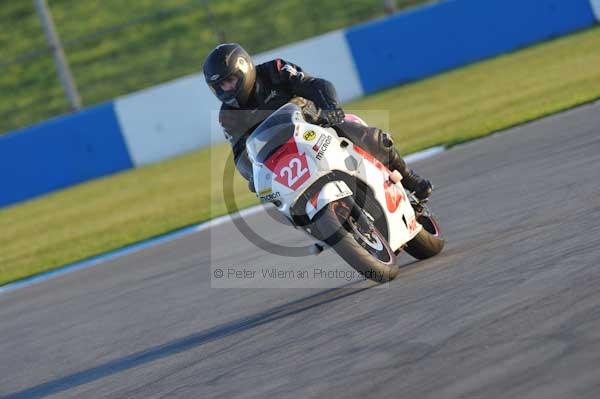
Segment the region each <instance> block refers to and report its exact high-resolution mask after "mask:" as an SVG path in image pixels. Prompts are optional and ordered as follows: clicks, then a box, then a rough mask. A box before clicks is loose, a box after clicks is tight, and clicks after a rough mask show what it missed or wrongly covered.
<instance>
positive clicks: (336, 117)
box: [320, 108, 346, 127]
mask: <svg viewBox="0 0 600 399" xmlns="http://www.w3.org/2000/svg"><path fill="white" fill-rule="evenodd" d="M345 116H346V114H345V113H344V110H343V109H341V108H332V109H322V110H321V115H320V119H321V120H322V121H323V123H322V125H323V126H325V127H329V126H335V125H339V124H341V123H343V122H344V117H345Z"/></svg>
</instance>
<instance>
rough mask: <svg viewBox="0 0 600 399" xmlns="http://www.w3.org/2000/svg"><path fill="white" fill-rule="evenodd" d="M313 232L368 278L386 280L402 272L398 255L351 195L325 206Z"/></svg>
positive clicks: (381, 281) (318, 216) (316, 218)
mask: <svg viewBox="0 0 600 399" xmlns="http://www.w3.org/2000/svg"><path fill="white" fill-rule="evenodd" d="M311 231H312V234H313V235H314V236H315V237H317V238H318V239H319V240H322V241H325V242H326V243H327V244H328V245H330V246H331V247H332V248H333V249H334V250H335V252H337V254H338V255H340V256H341V257H342V259H344V260H345V261H346V262H347V263H348V264H349V265H350V266H352V268H354V270H356V271H357V272H359V273H360V274H362V275H363V276H364V277H365V278H368V279H370V280H373V281H375V282H378V283H385V282H387V281H390V280H393V279H394V278H395V277H396V276H397V275H398V272H399V269H398V267H397V266H396V256H395V254H394V251H392V250H391V248H390V246H389V244H388V242H387V239H386V238H385V237H384V236H383V234H381V232H380V231H379V230H378V229H377V228H376V227H375V226H374V225H373V223H371V221H370V220H369V219H368V218H367V216H366V214H365V212H364V211H363V210H362V209H360V208H359V207H357V206H356V205H355V204H354V203H353V202H352V201H351V200H349V199H348V198H345V199H343V200H340V201H335V202H332V203H330V204H328V205H327V206H326V207H325V208H323V209H322V210H321V211H320V212H319V214H318V215H317V216H316V217H315V221H314V222H313V223H312V226H311Z"/></svg>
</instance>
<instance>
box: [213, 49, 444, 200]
mask: <svg viewBox="0 0 600 399" xmlns="http://www.w3.org/2000/svg"><path fill="white" fill-rule="evenodd" d="M203 72H204V77H205V79H206V83H207V84H208V86H209V87H210V88H211V90H212V91H213V93H214V94H215V96H217V98H218V99H219V100H220V101H221V102H222V103H223V104H222V106H221V111H220V112H219V122H220V123H221V125H222V126H223V129H224V130H225V137H226V138H227V140H229V142H230V144H231V146H232V150H233V155H234V159H235V164H236V167H237V169H238V171H239V172H240V173H241V174H242V176H244V178H245V179H247V180H248V181H249V186H250V189H251V190H252V191H254V187H253V182H252V165H251V162H250V160H249V159H248V154H247V153H246V139H247V138H248V136H249V135H250V133H252V131H253V130H254V128H255V127H256V126H258V124H259V123H261V122H262V121H263V120H264V119H265V118H266V117H267V116H268V115H269V114H270V113H272V112H273V111H275V110H277V109H278V108H279V107H281V106H282V105H284V104H286V103H287V102H288V101H289V100H290V99H291V98H293V97H302V98H304V99H306V100H309V101H307V104H308V105H307V107H306V108H307V109H312V110H314V111H315V112H316V115H318V120H319V121H320V122H321V124H323V125H328V126H332V127H334V128H335V129H336V131H337V132H338V134H339V135H340V136H343V137H346V138H348V139H349V140H350V141H352V142H353V143H355V144H357V145H360V146H361V147H363V148H365V150H367V151H368V152H370V153H371V154H373V156H375V158H377V159H378V160H379V161H381V162H382V163H383V164H384V165H385V166H387V167H388V169H390V170H398V171H399V172H400V174H401V175H402V178H403V180H402V184H403V185H404V187H406V188H407V189H408V190H410V191H413V192H414V193H415V195H416V196H417V198H419V199H421V200H422V199H425V198H427V197H429V195H430V194H431V191H432V189H433V187H432V185H431V183H430V182H429V181H428V180H426V179H424V178H422V177H420V176H419V175H417V174H416V173H415V172H414V171H413V170H411V169H409V168H408V167H407V165H406V162H404V160H403V159H402V157H401V156H400V154H399V153H398V151H397V150H396V149H395V148H394V145H393V144H394V143H393V141H392V137H391V136H390V134H389V133H387V132H384V131H382V130H381V129H378V128H375V127H366V126H363V125H361V124H358V123H353V122H349V121H345V120H344V117H345V114H344V111H343V110H342V108H341V106H340V104H339V100H338V97H337V93H336V91H335V88H334V87H333V84H331V82H329V81H327V80H325V79H320V78H314V77H311V76H308V75H307V74H306V73H305V72H303V70H302V69H301V68H300V67H299V66H297V65H294V64H292V63H291V62H287V61H284V60H282V59H274V60H272V61H268V62H265V63H263V64H259V65H256V66H255V65H254V63H253V62H252V59H251V58H250V56H249V55H248V53H247V52H246V51H245V50H244V49H243V48H242V47H241V46H240V45H239V44H235V43H228V44H221V45H219V46H217V47H216V48H215V49H213V50H212V51H211V52H210V53H209V54H208V56H207V57H206V60H205V61H204V67H203ZM242 111H244V112H242Z"/></svg>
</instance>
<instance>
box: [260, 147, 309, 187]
mask: <svg viewBox="0 0 600 399" xmlns="http://www.w3.org/2000/svg"><path fill="white" fill-rule="evenodd" d="M265 166H266V167H267V168H269V169H270V170H271V171H272V172H273V173H274V174H275V176H276V177H275V181H277V182H278V183H281V184H283V185H284V186H286V187H289V188H290V189H292V190H297V189H298V188H299V187H300V186H301V185H302V184H303V183H304V182H306V180H308V178H309V177H310V170H309V169H308V161H307V160H306V154H300V153H299V152H298V146H297V145H296V142H295V141H294V138H291V139H290V140H288V141H287V142H286V143H285V144H284V145H282V146H281V147H280V148H279V149H277V151H275V152H274V153H273V155H271V156H270V157H269V159H267V160H266V162H265Z"/></svg>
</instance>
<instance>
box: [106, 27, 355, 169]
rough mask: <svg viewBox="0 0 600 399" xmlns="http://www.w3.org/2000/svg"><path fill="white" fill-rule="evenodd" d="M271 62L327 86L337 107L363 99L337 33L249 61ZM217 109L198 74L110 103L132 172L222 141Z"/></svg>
mask: <svg viewBox="0 0 600 399" xmlns="http://www.w3.org/2000/svg"><path fill="white" fill-rule="evenodd" d="M273 58H282V59H285V60H287V61H290V62H294V63H296V64H298V65H300V66H302V68H304V70H306V71H307V72H308V73H309V74H311V75H314V76H320V77H323V78H325V79H329V80H331V81H332V82H333V83H334V84H335V85H336V87H337V90H338V94H339V96H340V98H341V99H342V101H348V100H352V99H354V98H358V97H361V96H362V95H363V92H362V87H361V84H360V80H359V78H358V74H357V72H356V69H355V67H354V62H353V61H352V55H351V53H350V49H349V48H348V45H347V44H346V39H345V36H344V32H343V31H334V32H329V33H327V34H324V35H321V36H318V37H314V38H311V39H308V40H304V41H301V42H298V43H294V44H291V45H289V46H284V47H280V48H278V49H275V50H272V51H269V52H267V53H262V54H257V55H255V56H254V59H255V62H256V63H260V62H265V61H267V60H271V59H273ZM200 67H201V60H198V69H200ZM219 107H220V104H219V103H218V101H217V99H216V98H215V96H214V95H213V94H212V93H211V91H210V90H209V89H208V87H207V86H206V83H205V81H204V76H203V75H202V74H195V75H190V76H186V77H184V78H180V79H177V80H174V81H172V82H169V83H166V84H163V85H160V86H156V87H153V88H150V89H147V90H142V91H140V92H137V93H133V94H130V95H128V96H124V97H121V98H117V99H116V100H115V108H116V111H117V115H118V117H119V122H120V123H121V128H122V130H123V135H124V136H125V141H126V142H127V145H128V147H129V149H130V151H131V158H132V160H133V162H134V164H135V165H136V166H139V165H144V164H147V163H150V162H155V161H158V160H161V159H165V158H168V157H171V156H174V155H177V154H180V153H182V152H185V151H189V150H191V149H194V148H199V147H203V146H207V145H210V144H213V143H215V142H218V141H223V140H224V136H223V133H222V131H221V129H220V127H219V126H218V123H217V117H216V115H217V113H218V110H219Z"/></svg>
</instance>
